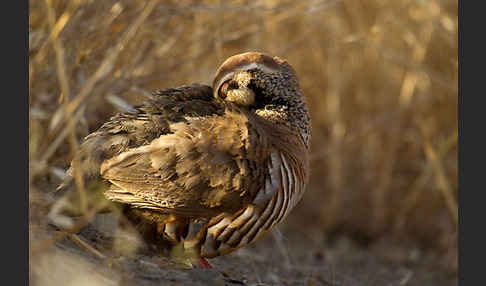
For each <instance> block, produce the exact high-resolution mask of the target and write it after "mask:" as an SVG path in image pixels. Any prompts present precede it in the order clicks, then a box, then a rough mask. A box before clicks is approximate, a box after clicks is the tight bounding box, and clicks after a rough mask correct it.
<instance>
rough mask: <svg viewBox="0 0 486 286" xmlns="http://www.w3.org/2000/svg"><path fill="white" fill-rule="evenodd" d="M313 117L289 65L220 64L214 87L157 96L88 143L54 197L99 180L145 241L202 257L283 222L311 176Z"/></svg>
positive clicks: (240, 57) (264, 58) (243, 60)
mask: <svg viewBox="0 0 486 286" xmlns="http://www.w3.org/2000/svg"><path fill="white" fill-rule="evenodd" d="M310 139H311V117H310V114H309V110H308V107H307V103H306V99H305V97H304V95H303V93H302V91H301V88H300V86H299V80H298V77H297V73H296V71H295V70H294V68H293V67H292V66H291V65H290V64H289V63H288V62H287V61H286V60H285V59H282V58H280V57H277V56H270V55H267V54H264V53H260V52H245V53H241V54H237V55H234V56H231V57H229V58H227V59H226V60H225V61H224V62H223V63H222V64H221V65H220V66H219V68H218V69H217V71H216V73H215V75H214V80H213V82H212V86H209V85H205V84H199V83H193V84H188V85H182V86H179V87H176V88H169V89H164V90H156V91H154V92H153V93H152V94H151V95H150V97H149V98H148V99H147V100H145V101H143V102H142V103H141V104H139V105H137V106H134V108H133V109H132V110H129V111H126V112H121V113H118V114H116V115H114V116H112V117H111V118H110V119H109V120H108V121H107V122H105V123H104V124H102V126H101V127H100V128H99V129H98V130H96V131H94V132H92V133H91V134H89V135H88V136H86V137H85V138H84V140H83V142H82V144H81V145H80V147H79V149H78V150H77V152H76V153H75V155H74V157H73V160H72V161H71V164H70V167H69V169H68V170H67V177H66V179H65V180H64V182H63V183H62V184H61V185H60V186H59V188H58V189H59V190H66V189H70V188H71V189H72V188H73V187H75V179H74V177H75V175H74V174H75V173H76V172H78V173H79V174H81V175H82V178H83V181H84V182H85V185H88V184H89V183H90V182H103V183H104V186H106V187H105V188H104V189H102V191H101V193H102V194H103V197H104V198H105V199H107V200H108V201H110V202H114V203H117V204H119V205H121V206H122V208H123V213H124V215H125V216H126V217H127V218H129V220H130V221H131V222H133V223H134V224H135V225H136V226H138V227H139V229H140V231H142V230H143V232H145V233H147V235H146V236H147V237H148V236H150V237H152V238H154V237H155V239H156V240H158V241H164V242H167V243H168V245H170V246H171V247H175V246H176V245H178V246H179V247H182V248H183V249H187V250H191V251H193V252H194V253H196V257H197V259H198V261H199V263H200V266H201V267H202V268H205V265H206V266H208V268H210V267H211V265H210V264H209V262H207V260H206V259H209V258H214V257H218V256H221V255H226V254H228V253H230V252H233V251H235V250H236V249H239V248H240V247H243V246H245V245H248V244H250V243H252V242H254V241H255V240H257V239H258V238H260V237H261V236H262V235H263V234H265V233H267V232H268V231H269V230H271V229H273V228H274V227H275V226H276V225H277V224H279V223H280V222H282V221H283V220H284V219H285V218H286V217H287V215H288V214H289V213H290V211H291V210H292V209H293V208H294V207H295V206H296V204H297V203H298V202H299V201H300V200H301V198H302V196H303V194H304V191H305V189H306V185H307V182H308V179H309V148H310Z"/></svg>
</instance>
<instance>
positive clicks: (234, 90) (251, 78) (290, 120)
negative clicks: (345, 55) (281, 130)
mask: <svg viewBox="0 0 486 286" xmlns="http://www.w3.org/2000/svg"><path fill="white" fill-rule="evenodd" d="M213 93H214V97H216V98H220V99H222V100H225V101H228V102H232V103H234V104H236V105H238V106H241V107H244V108H247V109H249V110H251V111H254V112H255V113H256V114H257V115H259V116H260V117H262V118H264V119H268V120H271V121H278V122H280V123H284V124H286V125H292V126H294V127H296V128H298V129H300V130H299V132H300V133H301V134H302V135H303V137H304V138H303V139H304V141H305V142H306V143H307V142H308V139H309V135H310V117H309V113H308V110H307V107H306V104H305V100H304V98H303V96H302V93H301V91H300V87H299V81H298V78H297V74H296V72H295V70H294V69H293V68H292V67H291V66H290V65H289V64H288V63H287V61H285V60H283V59H281V58H279V57H271V56H268V55H265V54H262V53H259V52H247V53H242V54H238V55H234V56H232V57H229V58H228V59H227V60H226V61H224V62H223V64H221V66H220V67H219V68H218V70H217V72H216V75H215V78H214V81H213Z"/></svg>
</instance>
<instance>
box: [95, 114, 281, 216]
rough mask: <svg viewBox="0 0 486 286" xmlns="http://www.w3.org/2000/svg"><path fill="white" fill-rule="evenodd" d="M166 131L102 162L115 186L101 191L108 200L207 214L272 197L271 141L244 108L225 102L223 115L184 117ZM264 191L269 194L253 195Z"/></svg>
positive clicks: (188, 213) (106, 175) (184, 212)
mask: <svg viewBox="0 0 486 286" xmlns="http://www.w3.org/2000/svg"><path fill="white" fill-rule="evenodd" d="M169 129H170V130H171V131H172V132H171V133H165V134H162V135H160V136H159V137H157V138H155V139H154V140H152V141H151V142H150V143H149V144H147V145H143V146H140V147H135V148H130V149H128V150H126V151H125V152H122V153H120V154H118V155H116V156H114V157H112V158H109V159H107V160H105V161H104V162H103V163H102V165H101V168H100V173H101V176H102V177H103V178H104V179H107V180H109V181H110V182H111V183H112V184H114V185H115V186H116V187H117V189H116V190H110V191H108V192H106V193H105V195H106V196H107V197H108V198H109V199H110V200H113V201H117V202H122V203H129V204H131V205H132V206H134V207H141V208H150V209H159V210H161V211H166V212H169V213H171V212H172V213H177V214H183V215H186V216H208V217H210V216H212V215H214V214H217V213H220V212H229V213H231V212H234V211H237V210H238V209H240V208H241V207H242V206H244V205H245V204H248V203H251V202H253V201H254V200H255V199H257V200H258V201H265V200H268V199H269V198H270V196H271V194H268V193H270V192H272V191H271V190H270V189H269V188H267V189H266V190H265V180H266V178H268V180H270V177H271V176H275V174H276V172H277V171H273V174H272V173H271V172H272V171H271V169H269V168H268V167H269V165H271V164H272V162H271V155H270V153H271V148H270V147H269V144H270V142H268V140H266V138H267V137H268V136H267V135H266V134H264V131H262V130H260V131H258V128H256V127H255V126H253V125H252V124H250V123H249V122H248V116H247V114H245V113H244V112H243V111H241V110H238V108H228V106H226V108H225V111H224V113H223V114H221V115H220V114H213V115H210V116H206V117H186V120H185V121H178V122H173V123H169ZM272 183H273V185H274V186H273V187H272V188H273V189H276V188H279V186H275V185H276V184H277V180H276V179H274V181H273V182H270V184H272ZM262 189H263V191H262V192H264V193H265V191H266V192H267V194H268V195H267V196H263V195H259V196H257V194H258V193H261V192H260V190H262Z"/></svg>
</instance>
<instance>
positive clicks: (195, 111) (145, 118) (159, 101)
mask: <svg viewBox="0 0 486 286" xmlns="http://www.w3.org/2000/svg"><path fill="white" fill-rule="evenodd" d="M221 112H222V111H221V107H220V106H218V105H217V104H215V102H214V100H213V92H212V88H211V87H209V86H207V85H200V84H192V85H186V86H181V87H178V88H172V89H167V90H162V91H157V92H155V93H154V94H153V95H152V97H151V98H150V99H149V100H147V101H145V102H143V103H142V104H141V105H139V106H135V107H134V109H133V111H130V112H125V113H119V114H117V115H115V116H113V117H111V118H110V120H109V121H107V122H106V123H105V124H103V125H102V126H101V127H100V128H99V129H98V130H97V131H95V132H93V133H91V134H89V135H88V136H86V137H85V139H84V141H83V143H82V144H81V146H80V149H79V151H78V152H77V153H76V155H75V156H74V158H73V161H72V162H71V167H70V168H69V170H68V172H67V173H68V176H67V178H66V179H65V181H64V182H63V183H62V184H61V185H60V186H59V188H58V189H61V190H62V189H65V190H67V189H70V188H71V187H72V186H73V176H74V172H73V170H74V169H76V170H81V175H82V176H83V178H84V180H85V181H86V182H85V185H88V184H89V183H90V182H91V181H95V180H96V179H100V175H99V174H100V166H101V163H102V162H103V161H104V160H106V159H109V158H112V157H113V156H116V155H118V154H121V153H123V152H125V151H127V150H129V149H131V148H136V147H140V146H143V145H147V144H149V143H150V142H151V141H152V140H154V139H155V138H158V137H159V136H161V135H164V134H169V133H171V132H172V130H171V129H170V126H169V125H170V124H173V123H175V122H185V121H187V119H186V118H187V117H191V116H192V117H205V116H210V115H213V114H218V113H221ZM76 173H78V172H76Z"/></svg>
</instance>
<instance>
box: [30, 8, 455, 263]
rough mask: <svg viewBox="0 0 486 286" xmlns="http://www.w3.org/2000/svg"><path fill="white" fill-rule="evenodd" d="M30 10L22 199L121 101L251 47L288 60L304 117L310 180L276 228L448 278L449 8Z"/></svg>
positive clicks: (185, 78)
mask: <svg viewBox="0 0 486 286" xmlns="http://www.w3.org/2000/svg"><path fill="white" fill-rule="evenodd" d="M29 4H30V15H29V18H30V24H29V91H30V95H29V103H30V106H29V118H30V120H29V121H30V122H29V124H30V128H29V135H30V139H29V158H30V161H29V165H30V166H29V168H30V178H29V182H30V201H31V205H32V204H34V203H35V202H36V200H37V199H38V198H39V197H40V196H42V195H43V194H45V193H47V192H50V191H52V186H55V184H57V183H59V181H60V178H61V177H62V176H63V170H65V169H66V168H67V167H68V164H69V161H70V160H71V158H72V154H73V151H74V150H76V148H77V146H78V144H79V142H80V140H81V139H82V138H83V136H85V135H87V134H88V133H89V132H92V131H94V130H95V129H97V128H98V127H99V126H101V124H102V123H103V122H104V121H105V120H107V119H108V118H109V116H111V115H112V114H113V113H115V112H118V111H123V110H124V108H126V104H136V103H139V102H140V101H141V100H143V99H144V96H143V94H144V93H149V92H151V91H152V90H153V89H157V88H160V89H164V88H169V87H175V86H178V85H182V84H187V83H192V82H200V83H206V84H210V83H211V81H212V77H213V75H214V72H215V71H216V68H217V67H218V66H219V65H220V64H221V63H222V61H223V60H224V59H226V58H227V57H228V56H231V55H234V54H237V53H241V52H245V51H250V50H256V51H261V52H265V53H268V54H270V55H277V56H280V57H283V58H286V59H287V60H288V61H289V62H290V64H291V65H292V66H293V67H294V68H295V69H296V71H297V73H298V75H299V78H300V82H301V87H302V89H303V92H304V94H305V95H306V97H307V98H308V103H309V107H310V109H311V115H312V123H313V140H312V165H311V167H312V176H311V180H310V184H309V186H308V189H307V192H306V194H305V195H304V198H303V201H302V202H301V203H300V204H299V205H298V207H297V208H296V210H295V211H294V212H293V213H292V215H291V216H290V217H289V219H290V221H298V223H299V224H301V225H302V227H303V228H318V230H319V231H322V232H323V233H325V234H326V235H327V237H329V238H330V239H332V237H336V236H341V235H344V236H349V237H350V238H352V239H353V240H355V241H357V242H358V243H360V244H361V245H363V246H368V245H370V244H372V243H374V242H376V241H380V240H381V239H384V238H386V239H389V238H391V239H393V240H394V241H396V243H397V244H403V245H407V246H410V247H419V248H420V249H424V250H431V251H434V252H436V253H438V254H439V255H441V256H442V257H443V258H444V259H441V260H440V263H442V264H443V265H444V266H445V267H446V268H447V269H449V270H452V271H457V223H458V208H457V192H458V183H457V135H458V132H457V130H458V124H457V100H458V58H457V54H458V17H457V15H458V6H457V1H452V0H429V1H426V0H396V1H387V0H353V1H351V0H305V1H291V0H285V1H272V0H259V1H210V0H206V1H202V0H201V1H196V0H194V1H189V0H186V1H126V0H125V1H115V0H103V1H92V0H72V1H60V0H45V1H44V0H30V1H29ZM31 219H39V218H33V212H32V207H31ZM31 239H33V238H32V237H31Z"/></svg>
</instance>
